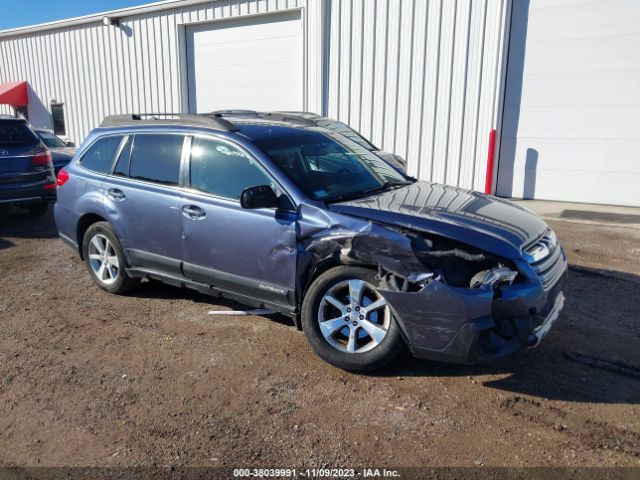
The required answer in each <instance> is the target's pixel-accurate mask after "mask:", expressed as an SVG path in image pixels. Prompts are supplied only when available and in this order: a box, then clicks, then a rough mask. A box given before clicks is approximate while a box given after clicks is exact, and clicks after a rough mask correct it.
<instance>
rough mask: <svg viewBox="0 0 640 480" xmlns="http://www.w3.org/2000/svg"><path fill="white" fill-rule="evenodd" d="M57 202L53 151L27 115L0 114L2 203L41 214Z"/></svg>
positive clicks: (34, 213) (0, 191) (0, 194)
mask: <svg viewBox="0 0 640 480" xmlns="http://www.w3.org/2000/svg"><path fill="white" fill-rule="evenodd" d="M55 201H56V177H55V175H54V171H53V163H52V159H51V152H50V151H49V150H47V147H46V146H45V145H44V143H42V141H41V140H40V137H38V135H36V133H35V132H34V131H33V129H32V128H31V127H30V125H29V123H28V122H27V121H26V120H25V119H24V118H14V117H8V116H0V204H4V205H10V204H14V205H20V206H24V207H26V208H27V209H28V210H29V213H31V214H32V215H42V214H44V213H45V212H46V211H47V208H48V205H49V203H52V202H55Z"/></svg>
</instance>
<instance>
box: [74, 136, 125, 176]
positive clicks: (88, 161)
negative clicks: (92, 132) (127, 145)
mask: <svg viewBox="0 0 640 480" xmlns="http://www.w3.org/2000/svg"><path fill="white" fill-rule="evenodd" d="M121 141H122V135H115V136H110V137H102V138H100V139H99V140H97V141H96V142H95V143H94V144H93V145H91V147H89V150H87V152H86V153H85V154H84V155H82V159H81V160H80V165H82V166H83V167H84V168H88V169H89V170H93V171H94V172H98V173H109V171H110V170H111V164H112V163H113V159H114V157H115V156H116V153H117V152H118V147H119V146H120V142H121Z"/></svg>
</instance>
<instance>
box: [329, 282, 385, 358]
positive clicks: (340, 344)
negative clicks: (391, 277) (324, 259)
mask: <svg viewBox="0 0 640 480" xmlns="http://www.w3.org/2000/svg"><path fill="white" fill-rule="evenodd" d="M318 322H319V325H320V331H321V333H322V335H323V336H324V338H325V340H327V342H328V343H329V344H330V345H331V346H333V347H334V348H336V349H337V350H340V351H341V352H346V353H365V352H368V351H370V350H372V349H374V348H375V347H377V346H378V345H380V343H382V341H383V340H384V339H385V337H386V336H387V333H389V327H390V326H391V310H390V308H389V305H388V304H387V301H386V300H385V299H384V297H383V296H382V295H381V294H380V293H379V292H378V291H377V290H376V288H375V287H374V286H373V285H371V284H369V283H367V282H365V281H363V280H358V279H351V280H345V281H342V282H339V283H337V284H335V285H333V286H332V287H331V288H329V290H328V291H327V292H326V293H325V294H324V296H323V297H322V299H321V300H320V306H319V308H318Z"/></svg>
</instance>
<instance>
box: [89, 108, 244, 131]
mask: <svg viewBox="0 0 640 480" xmlns="http://www.w3.org/2000/svg"><path fill="white" fill-rule="evenodd" d="M125 125H127V126H137V125H193V126H199V127H209V128H215V129H216V130H224V131H227V132H235V131H237V130H238V127H236V126H235V125H234V124H233V123H231V122H230V121H228V120H224V119H223V118H218V117H210V116H204V115H188V114H185V113H129V114H125V115H111V116H108V117H105V118H104V120H102V123H101V124H100V127H121V126H125Z"/></svg>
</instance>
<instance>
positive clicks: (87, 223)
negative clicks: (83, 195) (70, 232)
mask: <svg viewBox="0 0 640 480" xmlns="http://www.w3.org/2000/svg"><path fill="white" fill-rule="evenodd" d="M106 221H107V220H106V219H105V218H104V217H103V216H101V215H99V214H97V213H93V212H91V213H86V214H84V215H83V216H82V217H80V219H79V220H78V224H77V225H76V243H77V244H78V253H79V254H80V258H81V259H82V260H84V252H83V251H82V244H83V240H84V235H85V233H87V230H89V227H91V225H93V224H94V223H98V222H106Z"/></svg>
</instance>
